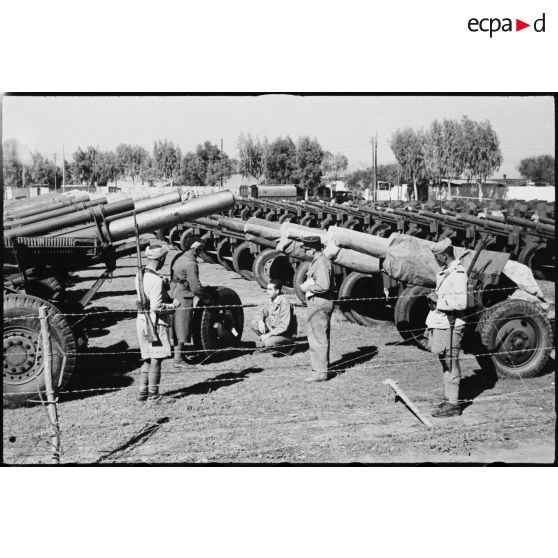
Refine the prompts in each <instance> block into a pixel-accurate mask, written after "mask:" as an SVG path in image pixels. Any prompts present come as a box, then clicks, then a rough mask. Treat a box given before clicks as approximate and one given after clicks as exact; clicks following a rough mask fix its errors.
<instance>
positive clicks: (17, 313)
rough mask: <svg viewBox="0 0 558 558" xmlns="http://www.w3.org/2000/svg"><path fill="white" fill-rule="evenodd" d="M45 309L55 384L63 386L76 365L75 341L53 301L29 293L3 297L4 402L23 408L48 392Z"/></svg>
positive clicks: (66, 322) (67, 324)
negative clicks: (41, 313) (43, 330)
mask: <svg viewBox="0 0 558 558" xmlns="http://www.w3.org/2000/svg"><path fill="white" fill-rule="evenodd" d="M43 305H44V306H46V307H47V310H48V314H49V316H50V317H49V326H50V334H51V343H52V380H53V385H54V386H55V387H58V386H59V388H60V389H61V388H63V387H64V385H65V384H66V382H67V381H68V379H69V378H70V376H71V374H72V372H73V371H74V368H75V364H76V351H77V346H76V339H75V336H74V333H73V332H72V330H71V328H70V325H69V323H68V321H67V320H66V318H65V317H64V316H62V315H61V314H60V310H59V309H58V308H56V306H54V305H53V304H51V303H50V302H47V301H46V300H42V299H40V298H38V297H35V296H30V295H27V294H15V295H12V294H6V295H4V331H3V344H4V348H3V355H4V358H3V360H4V374H3V392H4V403H7V404H9V405H14V406H15V405H22V404H25V403H26V402H29V401H30V400H36V399H38V395H37V391H38V390H40V391H41V392H43V393H44V391H45V377H44V361H43V346H42V336H41V323H40V320H39V308H40V307H41V306H43Z"/></svg>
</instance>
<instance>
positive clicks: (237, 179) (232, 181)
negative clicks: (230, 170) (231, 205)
mask: <svg viewBox="0 0 558 558" xmlns="http://www.w3.org/2000/svg"><path fill="white" fill-rule="evenodd" d="M257 184H258V179H257V178H254V177H253V176H251V175H250V176H244V175H242V174H240V173H237V174H231V176H230V177H229V178H228V179H227V180H226V181H225V182H223V189H225V190H230V191H231V192H232V193H233V194H236V195H237V196H238V195H240V196H242V195H243V194H241V193H240V189H241V188H242V187H250V186H257Z"/></svg>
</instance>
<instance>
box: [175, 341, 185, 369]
mask: <svg viewBox="0 0 558 558" xmlns="http://www.w3.org/2000/svg"><path fill="white" fill-rule="evenodd" d="M183 349H184V343H177V344H176V345H175V347H174V359H173V360H174V362H175V363H176V364H182V363H186V359H185V358H184V351H183Z"/></svg>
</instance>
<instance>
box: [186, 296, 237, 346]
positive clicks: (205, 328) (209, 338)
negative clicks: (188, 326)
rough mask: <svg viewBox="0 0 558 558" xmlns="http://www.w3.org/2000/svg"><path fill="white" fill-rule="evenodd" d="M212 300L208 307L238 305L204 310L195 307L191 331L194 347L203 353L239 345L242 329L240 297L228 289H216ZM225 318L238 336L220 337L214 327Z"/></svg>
mask: <svg viewBox="0 0 558 558" xmlns="http://www.w3.org/2000/svg"><path fill="white" fill-rule="evenodd" d="M214 294H215V296H214V300H213V301H212V302H211V304H210V305H208V306H218V305H227V304H238V305H239V306H237V307H235V308H223V309H219V308H204V306H203V305H199V304H198V306H196V309H195V311H194V316H193V323H192V326H193V328H192V331H193V335H192V336H193V340H194V347H195V348H196V349H198V350H199V349H202V350H204V351H214V350H216V349H225V348H234V347H238V346H239V345H240V341H241V338H242V330H243V329H244V309H243V308H242V306H240V305H241V304H242V301H241V300H240V297H239V296H238V294H237V293H236V291H233V289H229V288H228V287H216V288H215V289H214ZM223 316H224V317H225V320H226V321H228V323H229V324H232V325H233V326H234V328H235V329H236V331H237V332H238V336H237V337H235V336H234V335H233V334H232V333H228V334H226V335H222V336H220V333H221V334H222V333H223V332H222V330H221V332H219V330H218V329H216V328H215V327H214V325H215V324H216V323H218V322H220V321H221V320H222V318H223Z"/></svg>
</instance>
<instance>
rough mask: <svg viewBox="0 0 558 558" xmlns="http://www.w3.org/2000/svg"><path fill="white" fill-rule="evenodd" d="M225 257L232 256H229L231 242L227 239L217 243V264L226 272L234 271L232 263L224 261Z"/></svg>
mask: <svg viewBox="0 0 558 558" xmlns="http://www.w3.org/2000/svg"><path fill="white" fill-rule="evenodd" d="M225 256H228V257H229V258H230V257H231V256H232V254H231V241H230V239H229V238H222V239H221V240H220V241H219V242H218V243H217V259H218V260H219V263H220V264H221V265H222V266H223V267H224V268H225V269H226V270H227V271H234V267H233V265H232V262H230V261H229V260H227V259H225Z"/></svg>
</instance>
